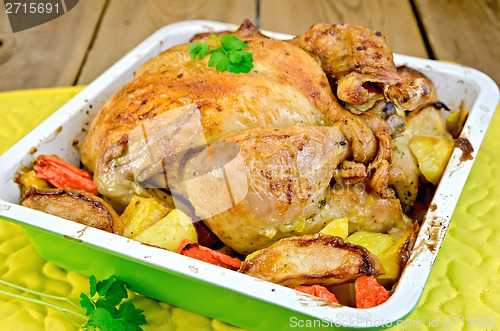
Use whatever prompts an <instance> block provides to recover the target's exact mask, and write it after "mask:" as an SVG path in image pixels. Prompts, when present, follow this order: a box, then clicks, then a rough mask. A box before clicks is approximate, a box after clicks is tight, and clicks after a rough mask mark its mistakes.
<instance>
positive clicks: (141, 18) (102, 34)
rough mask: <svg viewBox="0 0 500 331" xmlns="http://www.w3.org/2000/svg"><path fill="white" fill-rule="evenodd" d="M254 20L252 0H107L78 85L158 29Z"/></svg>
mask: <svg viewBox="0 0 500 331" xmlns="http://www.w3.org/2000/svg"><path fill="white" fill-rule="evenodd" d="M245 18H249V19H251V20H254V19H255V3H254V1H243V0H169V1H164V0H142V1H140V2H138V1H137V0H111V1H110V3H109V7H108V8H107V10H106V13H105V15H104V18H103V21H102V24H101V27H100V28H99V31H98V33H97V38H96V40H95V43H94V45H93V47H92V49H91V50H90V52H89V56H88V58H87V60H86V62H85V64H84V66H83V70H82V73H81V76H80V77H79V79H78V84H88V83H89V82H91V81H92V80H93V79H95V78H96V77H97V76H99V75H100V74H101V73H102V72H104V71H105V70H106V69H107V68H109V67H110V66H111V65H112V64H113V63H115V62H116V61H117V60H119V59H120V58H121V57H122V56H123V55H125V54H126V53H127V52H128V51H130V50H131V49H132V48H134V47H135V46H137V45H138V44H139V43H140V42H141V41H143V40H144V39H146V38H147V37H148V36H149V35H151V34H152V33H153V32H154V31H156V30H158V29H159V28H161V27H163V26H165V25H167V24H170V23H174V22H177V21H183V20H195V19H202V20H213V21H221V22H228V23H234V24H239V23H241V22H243V20H244V19H245Z"/></svg>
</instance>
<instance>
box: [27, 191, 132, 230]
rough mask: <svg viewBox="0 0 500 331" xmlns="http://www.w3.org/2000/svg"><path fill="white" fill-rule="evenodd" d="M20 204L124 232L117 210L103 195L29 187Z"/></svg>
mask: <svg viewBox="0 0 500 331" xmlns="http://www.w3.org/2000/svg"><path fill="white" fill-rule="evenodd" d="M20 204H21V205H23V206H25V207H29V208H32V209H36V210H39V211H43V212H45V213H48V214H51V215H54V216H58V217H61V218H64V219H67V220H70V221H74V222H78V223H81V224H85V225H88V226H92V227H95V228H98V229H101V230H104V231H107V232H113V233H116V234H120V235H121V234H122V233H123V224H122V221H121V219H120V217H119V216H118V214H117V213H116V212H115V211H114V210H113V208H112V207H111V206H110V205H109V204H108V203H106V202H105V201H104V200H103V199H101V198H99V197H97V196H95V195H93V194H91V193H88V192H85V191H82V190H75V189H58V188H56V189H36V188H31V189H29V190H28V191H27V192H26V194H25V195H24V196H23V197H22V198H21V200H20Z"/></svg>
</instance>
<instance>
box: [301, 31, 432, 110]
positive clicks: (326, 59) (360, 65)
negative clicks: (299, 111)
mask: <svg viewBox="0 0 500 331" xmlns="http://www.w3.org/2000/svg"><path fill="white" fill-rule="evenodd" d="M292 42H293V43H294V44H297V45H299V46H300V47H302V48H303V49H305V50H307V51H308V52H310V53H311V54H314V55H315V56H317V57H318V58H319V60H320V62H321V65H322V67H323V70H325V72H326V73H327V74H328V75H330V76H331V77H332V78H334V79H335V80H337V84H338V86H337V96H338V97H339V99H340V100H343V101H345V102H347V103H349V104H355V105H359V104H364V103H366V102H369V101H372V100H378V99H381V98H383V97H384V96H385V97H386V98H388V99H389V100H391V101H392V102H393V103H395V104H396V105H398V106H399V107H401V108H402V109H405V110H413V109H415V108H418V107H419V106H420V105H422V104H424V103H426V102H428V101H429V99H430V98H431V92H432V90H431V87H430V86H429V82H428V81H427V80H426V79H425V78H423V77H419V78H410V79H403V78H402V77H401V76H400V75H399V74H398V72H397V70H396V66H395V65H394V62H393V56H392V51H391V49H390V48H389V46H388V45H387V43H386V41H385V38H384V37H383V36H382V34H381V33H380V32H378V31H374V30H371V29H369V28H366V27H364V26H359V25H352V24H337V25H331V24H316V25H314V26H312V27H311V28H310V29H309V30H308V31H307V32H306V33H304V34H302V35H300V36H297V37H295V38H294V39H293V40H292Z"/></svg>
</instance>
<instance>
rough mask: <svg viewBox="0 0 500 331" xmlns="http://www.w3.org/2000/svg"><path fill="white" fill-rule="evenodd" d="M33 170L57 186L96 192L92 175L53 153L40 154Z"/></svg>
mask: <svg viewBox="0 0 500 331" xmlns="http://www.w3.org/2000/svg"><path fill="white" fill-rule="evenodd" d="M34 168H35V172H36V174H37V176H38V177H40V178H42V179H45V180H46V181H48V182H49V183H51V184H52V185H54V186H55V187H58V188H65V189H69V188H76V189H80V190H84V191H87V192H90V193H93V194H97V192H98V191H97V187H96V186H95V184H94V182H93V181H92V176H91V175H90V174H89V173H88V172H86V171H85V170H82V169H80V168H77V167H75V166H74V165H72V164H69V163H68V162H66V161H64V160H62V159H60V158H59V157H57V156H55V155H40V156H39V157H38V158H37V159H36V161H35V165H34Z"/></svg>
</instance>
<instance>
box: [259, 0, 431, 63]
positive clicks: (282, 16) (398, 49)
mask: <svg viewBox="0 0 500 331" xmlns="http://www.w3.org/2000/svg"><path fill="white" fill-rule="evenodd" d="M260 21H261V28H263V29H267V30H271V31H278V32H285V33H290V34H294V35H296V34H301V33H303V32H304V31H306V30H307V29H308V28H309V27H310V26H311V25H313V24H315V23H320V22H322V23H352V24H360V25H364V26H367V27H370V28H372V29H374V30H378V31H381V32H382V34H383V35H384V36H385V37H386V38H387V41H388V43H389V45H390V46H391V48H392V50H393V52H395V53H400V54H406V55H413V56H418V57H425V58H426V57H428V54H427V51H426V48H425V45H424V42H423V39H422V36H421V34H420V31H419V28H418V24H417V21H416V19H415V16H414V14H413V11H412V8H411V5H410V2H409V1H401V0H309V1H304V0H288V1H282V0H261V20H260Z"/></svg>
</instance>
